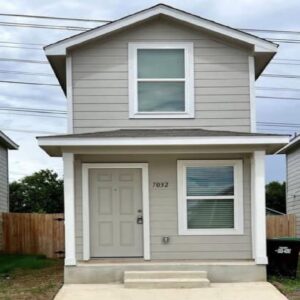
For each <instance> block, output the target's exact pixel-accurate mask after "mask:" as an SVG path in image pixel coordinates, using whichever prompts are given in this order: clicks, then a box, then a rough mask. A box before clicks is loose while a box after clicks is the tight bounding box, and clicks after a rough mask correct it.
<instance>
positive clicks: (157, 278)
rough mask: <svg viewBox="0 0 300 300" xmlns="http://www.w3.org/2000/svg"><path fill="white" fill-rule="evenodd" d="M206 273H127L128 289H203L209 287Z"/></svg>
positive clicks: (125, 282) (126, 285)
mask: <svg viewBox="0 0 300 300" xmlns="http://www.w3.org/2000/svg"><path fill="white" fill-rule="evenodd" d="M209 284H210V282H209V280H208V279H207V272H206V271H125V272H124V285H125V287H126V288H201V287H207V286H209Z"/></svg>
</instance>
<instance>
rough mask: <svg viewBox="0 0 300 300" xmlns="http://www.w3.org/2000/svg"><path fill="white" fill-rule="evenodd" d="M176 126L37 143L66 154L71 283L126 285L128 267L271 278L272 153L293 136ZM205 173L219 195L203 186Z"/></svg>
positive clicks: (226, 278)
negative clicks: (268, 188)
mask: <svg viewBox="0 0 300 300" xmlns="http://www.w3.org/2000/svg"><path fill="white" fill-rule="evenodd" d="M175 131H176V130H170V131H169V132H168V131H166V130H164V131H159V130H154V131H152V132H151V130H150V131H149V130H127V131H126V130H125V131H123V130H120V131H113V132H111V133H109V132H101V133H98V134H97V133H95V134H81V135H80V134H79V135H68V136H62V137H56V138H55V137H51V138H50V137H49V138H41V139H40V140H39V143H40V145H41V147H43V148H44V149H45V150H46V151H47V152H48V153H49V154H50V155H54V156H60V155H62V156H63V160H64V179H65V226H66V258H65V280H66V282H70V283H80V282H85V283H91V282H102V283H104V282H122V280H123V276H124V272H126V271H128V270H162V271H163V270H174V271H176V270H177V271H178V270H189V271H191V270H202V271H206V272H207V273H208V277H209V278H210V279H211V280H212V282H233V281H258V280H265V276H266V273H265V266H266V264H267V257H266V240H265V239H266V235H265V191H264V185H265V168H264V159H265V155H266V154H271V153H275V152H276V151H277V150H278V149H279V148H281V147H282V145H284V144H285V143H286V141H287V140H288V138H287V137H282V136H272V135H259V134H242V133H231V132H225V133H224V132H214V131H207V130H192V131H191V132H188V131H187V130H185V131H184V130H177V131H178V132H177V131H176V132H175ZM170 133H171V134H172V136H170ZM142 134H143V135H146V137H141V136H140V135H142ZM111 135H112V136H111ZM157 135H159V136H157ZM189 135H190V136H189ZM129 136H130V137H129ZM193 172H194V173H193ZM195 172H196V173H195ZM206 173H207V178H210V177H211V174H214V175H213V179H212V185H211V184H210V185H207V187H208V186H214V185H217V187H216V188H217V189H220V192H218V193H216V192H215V191H214V189H212V188H209V189H207V190H208V191H205V188H204V189H201V190H200V192H199V189H198V188H196V189H195V186H198V185H199V184H196V185H195V184H194V182H193V180H194V179H193V178H194V177H195V176H196V177H195V178H197V180H198V179H199V180H202V181H203V178H204V179H205V174H206ZM220 174H221V175H220ZM222 174H223V175H222ZM222 176H223V177H222ZM191 178H192V180H191ZM202 185H203V184H202ZM204 187H205V186H204ZM225 187H226V188H225ZM215 190H216V189H215ZM203 191H204V192H203ZM197 193H198V194H197ZM205 193H207V194H205ZM211 203H213V206H212V205H211ZM219 203H221V206H218V205H219ZM195 207H196V209H195ZM131 208H132V209H131ZM199 208H200V209H199ZM206 211H208V212H210V211H213V214H212V215H211V217H210V218H209V216H207V215H208V214H207V213H205V212H206ZM199 216H200V217H199ZM208 223H209V224H208ZM99 224H100V225H99ZM116 224H117V225H116ZM206 224H207V226H206ZM218 224H221V225H220V226H218ZM116 228H117V229H116Z"/></svg>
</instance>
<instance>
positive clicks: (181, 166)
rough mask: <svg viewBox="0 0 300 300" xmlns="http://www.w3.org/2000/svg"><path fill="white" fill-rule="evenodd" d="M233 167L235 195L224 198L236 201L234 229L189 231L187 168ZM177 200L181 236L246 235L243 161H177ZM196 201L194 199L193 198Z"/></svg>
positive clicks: (210, 197)
mask: <svg viewBox="0 0 300 300" xmlns="http://www.w3.org/2000/svg"><path fill="white" fill-rule="evenodd" d="M197 166H199V167H215V166H233V168H234V195H232V196H224V197H223V198H224V199H225V198H226V199H228V198H229V199H231V198H233V199H234V228H232V229H231V228H230V229H221V228H220V229H188V228H187V198H193V197H188V196H187V192H186V186H187V184H186V168H187V167H197ZM177 192H178V195H177V200H178V234H179V235H242V234H244V208H243V207H244V199H243V161H242V160H178V161H177ZM195 198H196V199H199V200H200V199H216V197H213V196H203V197H202V196H201V197H195ZM193 199H194V198H193Z"/></svg>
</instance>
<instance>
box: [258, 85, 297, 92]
mask: <svg viewBox="0 0 300 300" xmlns="http://www.w3.org/2000/svg"><path fill="white" fill-rule="evenodd" d="M256 89H257V90H272V91H287V92H289V91H291V92H300V89H294V88H280V87H274V86H258V87H256Z"/></svg>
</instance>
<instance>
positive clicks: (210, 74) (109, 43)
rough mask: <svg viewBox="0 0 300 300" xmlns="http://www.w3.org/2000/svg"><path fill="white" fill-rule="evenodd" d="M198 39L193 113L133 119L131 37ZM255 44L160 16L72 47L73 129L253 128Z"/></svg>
mask: <svg viewBox="0 0 300 300" xmlns="http://www.w3.org/2000/svg"><path fill="white" fill-rule="evenodd" d="M149 41H167V42H193V44H194V77H195V80H194V87H195V89H194V92H195V118H194V119H155V120H153V119H129V118H128V116H129V113H128V42H149ZM250 53H251V52H250V50H249V49H245V48H241V47H239V46H237V45H233V44H229V43H228V41H227V42H226V41H225V40H224V41H223V40H218V39H216V37H214V36H212V35H208V34H207V33H204V32H202V31H199V30H196V29H193V28H191V27H187V26H186V25H183V24H180V23H175V22H174V21H170V20H165V19H158V20H153V21H149V22H146V23H144V24H139V25H136V26H135V27H133V28H130V29H127V30H123V31H121V32H118V33H115V34H113V35H111V36H109V37H105V38H102V39H100V40H97V41H94V42H90V43H88V44H85V45H83V46H81V47H80V48H77V49H75V50H73V51H72V53H71V55H72V81H73V85H72V86H73V90H72V92H73V119H74V124H73V126H74V132H75V133H83V132H91V131H98V130H103V129H111V128H133V127H139V128H145V127H202V128H206V129H218V130H234V131H245V132H247V131H250V96H249V65H248V56H249V55H250Z"/></svg>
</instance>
